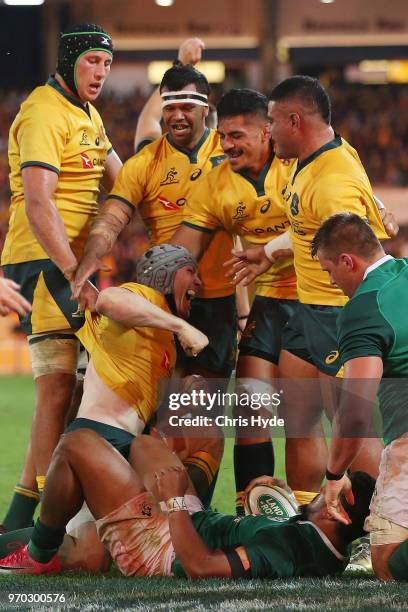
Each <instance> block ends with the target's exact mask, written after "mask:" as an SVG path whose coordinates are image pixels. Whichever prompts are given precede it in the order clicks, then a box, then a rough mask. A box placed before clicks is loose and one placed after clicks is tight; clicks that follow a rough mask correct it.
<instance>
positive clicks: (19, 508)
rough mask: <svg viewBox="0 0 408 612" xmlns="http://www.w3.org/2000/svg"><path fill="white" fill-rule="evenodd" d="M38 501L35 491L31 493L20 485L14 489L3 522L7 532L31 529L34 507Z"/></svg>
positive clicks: (38, 497)
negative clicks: (25, 528)
mask: <svg viewBox="0 0 408 612" xmlns="http://www.w3.org/2000/svg"><path fill="white" fill-rule="evenodd" d="M39 501H40V496H39V494H38V493H37V491H32V490H31V489H28V488H27V487H24V486H23V485H21V484H17V485H16V486H15V487H14V495H13V498H12V500H11V503H10V506H9V509H8V511H7V514H6V516H5V519H4V521H3V525H4V527H5V528H6V529H7V531H15V530H16V529H23V528H24V527H31V526H32V523H33V516H34V512H35V509H36V507H37V506H38V503H39Z"/></svg>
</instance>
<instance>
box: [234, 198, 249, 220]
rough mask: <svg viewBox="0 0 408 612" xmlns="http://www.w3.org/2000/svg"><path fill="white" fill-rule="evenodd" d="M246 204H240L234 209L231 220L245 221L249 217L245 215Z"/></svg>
mask: <svg viewBox="0 0 408 612" xmlns="http://www.w3.org/2000/svg"><path fill="white" fill-rule="evenodd" d="M245 211H246V204H244V203H243V202H240V203H239V204H238V206H237V207H236V209H235V215H234V216H233V217H232V218H233V219H238V220H239V219H246V218H247V217H249V215H247V214H246V212H245Z"/></svg>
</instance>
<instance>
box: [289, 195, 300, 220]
mask: <svg viewBox="0 0 408 612" xmlns="http://www.w3.org/2000/svg"><path fill="white" fill-rule="evenodd" d="M290 212H291V213H292V215H293V216H294V217H295V216H296V215H298V214H299V196H298V194H297V193H294V194H293V198H292V201H291V203H290Z"/></svg>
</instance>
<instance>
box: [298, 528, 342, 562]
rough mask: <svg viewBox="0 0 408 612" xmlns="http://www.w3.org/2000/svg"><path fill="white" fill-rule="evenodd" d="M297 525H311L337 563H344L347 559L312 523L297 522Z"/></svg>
mask: <svg viewBox="0 0 408 612" xmlns="http://www.w3.org/2000/svg"><path fill="white" fill-rule="evenodd" d="M298 523H299V525H311V526H312V527H313V529H315V530H316V531H317V533H318V534H319V536H320V537H321V538H322V540H323V542H324V543H325V544H326V546H327V548H328V549H329V550H330V552H332V553H333V555H334V556H335V557H337V559H338V560H339V561H346V559H347V557H345V556H344V555H342V554H341V552H339V551H338V550H337V548H336V547H335V546H334V545H333V544H332V542H331V541H330V540H329V538H328V537H327V535H326V534H325V533H324V532H323V531H322V530H321V529H320V528H319V527H318V526H317V525H316V524H315V523H312V521H298Z"/></svg>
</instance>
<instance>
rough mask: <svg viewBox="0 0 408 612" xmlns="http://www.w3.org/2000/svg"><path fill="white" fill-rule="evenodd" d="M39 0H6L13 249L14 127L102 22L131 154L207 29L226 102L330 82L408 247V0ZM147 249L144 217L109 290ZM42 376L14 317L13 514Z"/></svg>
mask: <svg viewBox="0 0 408 612" xmlns="http://www.w3.org/2000/svg"><path fill="white" fill-rule="evenodd" d="M28 1H29V0H0V92H1V95H0V248H2V244H3V240H4V236H5V233H6V230H7V219H8V206H9V185H8V171H9V169H8V161H7V141H8V129H9V127H10V125H11V122H12V120H13V119H14V116H15V115H16V113H17V111H18V108H19V105H20V103H21V101H22V100H23V99H24V98H25V97H26V95H27V93H28V92H29V91H30V90H31V89H32V88H33V87H35V86H36V85H39V84H42V82H43V81H44V80H45V79H46V77H47V74H48V73H50V72H52V71H53V68H54V66H55V58H56V41H57V38H58V33H59V31H61V30H62V29H64V28H65V27H66V26H67V25H69V24H71V23H75V22H86V21H89V22H96V23H99V24H100V25H102V26H103V27H105V28H106V29H107V30H108V31H109V33H110V34H111V35H112V37H113V40H114V47H115V57H114V63H113V68H112V73H111V75H110V77H109V79H108V81H107V83H106V85H105V88H104V92H103V94H102V95H101V97H100V99H98V101H97V104H96V106H97V108H98V110H99V111H100V113H101V115H102V117H103V119H104V123H105V126H106V129H107V132H108V134H109V136H110V139H111V141H112V143H113V144H114V147H115V149H116V151H117V152H118V154H119V155H120V156H121V158H122V160H125V159H127V158H128V157H130V156H131V155H132V153H133V137H134V129H135V126H136V122H137V118H138V115H139V112H140V110H141V108H142V107H143V105H144V103H145V101H146V99H147V97H148V96H149V94H150V92H151V91H152V88H153V87H154V83H156V82H158V80H159V79H160V76H158V75H160V74H162V73H163V71H164V69H165V68H166V67H167V65H169V63H170V62H171V61H172V60H173V59H174V58H175V57H176V54H177V48H178V46H179V44H180V42H182V41H183V40H184V39H185V38H187V37H191V36H199V37H201V38H202V39H203V40H204V41H205V44H206V50H205V52H204V60H205V61H206V62H208V63H207V65H203V66H202V69H203V71H204V72H206V74H207V76H208V77H209V79H210V80H211V81H212V84H213V94H212V102H213V103H216V102H217V100H218V99H219V97H220V95H221V94H222V93H223V92H224V91H226V90H228V89H229V88H231V87H243V86H248V87H254V88H257V89H260V90H262V91H264V92H265V93H268V91H269V90H270V89H271V88H272V86H273V84H274V83H275V82H276V81H277V80H279V79H281V78H284V77H285V76H288V75H290V74H295V73H303V74H310V75H313V76H318V77H319V78H320V79H321V80H322V82H323V83H324V84H325V85H326V86H327V88H328V90H329V93H330V95H331V98H332V102H333V125H334V127H335V129H336V131H338V132H339V133H340V134H341V135H342V136H343V137H345V138H346V139H347V140H348V141H349V142H350V143H351V144H352V145H353V146H354V147H355V148H356V149H357V150H358V152H359V154H360V156H361V158H362V161H363V164H364V165H365V168H366V170H367V173H368V176H369V178H370V180H371V182H372V184H373V186H374V191H375V193H376V194H377V195H378V196H379V197H380V198H381V199H382V200H383V201H384V202H385V204H386V206H387V207H388V208H389V209H391V210H392V211H393V212H394V214H395V216H396V218H397V220H398V221H399V223H400V224H401V226H402V229H401V231H400V235H399V236H398V238H396V239H395V240H393V241H390V242H389V243H388V245H387V250H388V251H389V252H391V253H392V254H395V255H398V256H403V255H408V230H407V227H406V226H408V206H407V195H408V87H407V82H408V2H407V0H388V2H386V3H385V2H383V1H382V0H360V1H359V2H356V1H355V0H251V2H250V3H248V2H245V1H244V0H206V1H204V2H200V3H198V2H192V1H191V0H190V1H189V0H173V2H172V1H171V0H157V1H156V2H155V1H154V0H70V1H67V0H44V2H43V3H42V4H40V3H41V0H33V2H35V1H36V2H37V3H38V4H39V5H38V6H10V4H11V3H12V2H14V3H18V4H22V3H23V2H28ZM160 3H162V4H165V3H167V4H171V5H170V6H159V4H160ZM113 6H114V10H113ZM166 63H167V64H166ZM198 68H200V66H198ZM147 244H148V238H147V236H146V235H145V233H144V230H143V227H142V226H141V224H140V222H139V221H138V220H137V219H135V220H134V222H133V223H132V224H131V226H130V227H128V228H127V229H126V230H125V231H124V232H123V233H122V235H121V237H120V240H119V241H118V243H117V245H115V247H114V250H113V252H112V254H111V255H110V256H109V258H108V259H109V263H110V264H111V267H112V272H111V273H105V274H103V275H101V278H100V286H102V287H104V286H108V285H111V284H118V283H120V282H122V281H123V280H126V279H128V278H129V276H130V274H131V270H132V266H133V261H134V259H135V257H137V256H138V255H139V254H140V253H141V252H143V250H144V249H145V248H146V245H147ZM29 372H30V366H29V361H28V356H27V351H26V347H25V340H24V337H23V335H22V334H21V333H20V331H19V326H18V321H17V319H16V318H14V317H12V316H10V317H8V318H6V319H0V416H1V420H2V425H1V427H0V443H1V447H2V449H3V454H2V460H1V462H0V515H1V514H2V513H3V510H4V508H5V505H6V502H7V501H8V499H9V495H10V492H11V489H12V486H13V485H14V483H15V481H16V478H17V477H18V474H19V470H20V466H21V462H22V452H23V448H24V447H25V443H26V440H27V438H28V434H29V426H30V416H31V411H32V408H33V385H32V382H31V379H30V377H29ZM10 441H13V443H11V442H10ZM280 446H281V444H280V445H278V450H279V448H280ZM6 449H7V450H6ZM228 454H229V455H230V453H228ZM278 455H280V453H279V452H278ZM278 465H279V469H278V471H279V472H281V471H282V466H281V461H279V462H278ZM231 478H232V468H231V466H230V464H229V463H228V462H227V464H226V465H225V466H224V472H223V479H225V480H222V483H226V488H225V487H224V484H223V495H222V496H221V495H220V494H218V496H217V500H222V499H223V498H225V497H226V491H228V490H229V487H230V485H231ZM231 496H232V487H231ZM220 503H222V501H221V502H220ZM226 507H227V508H228V507H229V508H231V507H232V498H231V504H230V505H227V506H226ZM326 609H328V608H327V607H326Z"/></svg>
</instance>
